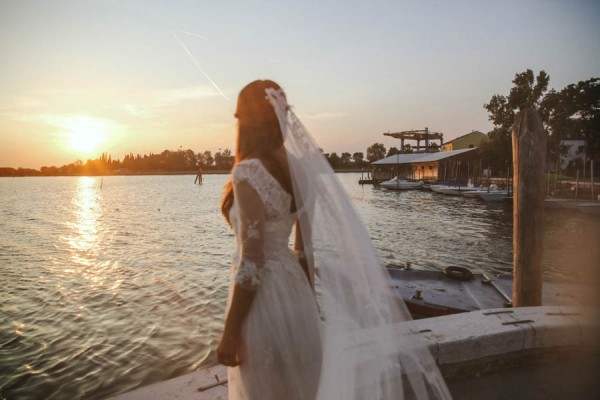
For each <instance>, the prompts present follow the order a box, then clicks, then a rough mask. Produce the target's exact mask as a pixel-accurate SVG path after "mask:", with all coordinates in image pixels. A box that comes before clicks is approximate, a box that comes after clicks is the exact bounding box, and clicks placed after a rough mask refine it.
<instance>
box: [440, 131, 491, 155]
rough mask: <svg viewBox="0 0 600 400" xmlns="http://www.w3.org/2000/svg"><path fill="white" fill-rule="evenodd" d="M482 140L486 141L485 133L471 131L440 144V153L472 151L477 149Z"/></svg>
mask: <svg viewBox="0 0 600 400" xmlns="http://www.w3.org/2000/svg"><path fill="white" fill-rule="evenodd" d="M484 140H487V135H486V134H485V133H481V132H479V131H472V132H469V133H467V134H466V135H462V136H459V137H457V138H456V139H453V140H451V141H449V142H446V143H444V144H442V151H452V150H461V149H472V148H475V147H479V145H480V144H481V142H483V141H484Z"/></svg>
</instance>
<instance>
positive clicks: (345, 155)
mask: <svg viewBox="0 0 600 400" xmlns="http://www.w3.org/2000/svg"><path fill="white" fill-rule="evenodd" d="M351 161H352V155H351V154H350V153H347V152H344V153H342V156H341V157H340V162H341V163H342V165H343V166H344V167H345V166H347V165H348V164H350V162H351Z"/></svg>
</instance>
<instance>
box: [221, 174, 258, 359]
mask: <svg viewBox="0 0 600 400" xmlns="http://www.w3.org/2000/svg"><path fill="white" fill-rule="evenodd" d="M234 178H235V177H234ZM233 190H234V197H235V201H236V206H237V209H238V218H237V223H238V224H239V229H238V233H239V235H240V263H239V265H238V266H237V272H236V276H235V285H234V288H233V295H232V299H231V304H230V306H229V311H228V313H227V317H226V319H225V328H224V330H223V336H222V338H221V342H220V343H219V346H218V348H217V354H218V357H219V362H220V363H221V364H224V365H227V366H232V367H233V366H236V365H239V364H240V363H241V362H242V361H243V360H242V358H243V343H242V326H243V323H244V320H245V319H246V316H247V315H248V312H249V311H250V308H251V306H252V302H253V301H254V297H255V293H256V290H257V289H258V287H259V285H260V280H261V279H260V275H261V269H262V267H263V265H264V258H265V257H264V243H263V231H264V222H265V212H264V206H263V203H262V201H261V199H260V197H259V195H258V193H257V192H256V190H255V189H254V188H253V187H252V186H251V185H250V183H249V182H248V181H247V180H241V181H239V182H236V180H235V179H234V185H233Z"/></svg>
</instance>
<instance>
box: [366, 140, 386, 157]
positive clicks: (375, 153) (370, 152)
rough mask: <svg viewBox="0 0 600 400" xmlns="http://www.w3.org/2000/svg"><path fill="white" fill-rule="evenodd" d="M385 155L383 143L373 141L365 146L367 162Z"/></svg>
mask: <svg viewBox="0 0 600 400" xmlns="http://www.w3.org/2000/svg"><path fill="white" fill-rule="evenodd" d="M384 157H385V146H384V145H383V143H373V144H372V145H371V146H369V147H367V160H368V161H369V162H373V161H377V160H381V159H382V158H384Z"/></svg>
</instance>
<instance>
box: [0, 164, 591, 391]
mask: <svg viewBox="0 0 600 400" xmlns="http://www.w3.org/2000/svg"><path fill="white" fill-rule="evenodd" d="M359 175H360V174H350V173H349V174H338V176H339V177H340V179H341V180H342V182H343V184H344V186H345V187H346V189H347V191H348V193H349V195H350V197H351V198H352V200H353V201H354V203H355V205H356V207H357V208H358V210H359V213H360V215H361V216H362V218H363V220H364V222H365V224H366V226H367V228H368V231H369V233H370V235H371V237H372V239H373V242H374V244H375V246H376V248H377V250H378V252H379V255H380V257H381V258H382V260H383V262H384V263H385V264H402V263H404V262H405V261H410V262H411V263H412V265H413V267H414V268H416V269H431V270H439V269H443V268H444V267H446V266H448V265H460V266H465V267H468V268H470V269H471V270H473V271H474V272H482V271H483V272H491V273H498V272H510V271H511V270H512V249H511V248H512V210H511V207H510V205H508V204H485V203H483V202H479V201H477V200H474V199H465V198H462V197H446V196H443V195H438V194H436V193H432V192H425V191H423V192H421V191H407V192H400V193H397V192H388V191H386V190H383V189H378V188H373V187H371V186H359V185H358V184H357V181H358V178H359ZM226 179H227V176H225V175H208V176H205V181H204V184H202V185H194V184H193V182H194V176H192V175H187V176H186V175H183V176H118V177H117V176H110V177H105V178H100V177H45V178H2V179H0V288H1V289H0V290H1V293H2V301H1V303H0V398H1V399H9V400H13V399H24V398H27V399H79V398H85V399H103V398H105V397H107V396H110V395H114V394H118V393H122V392H126V391H129V390H131V389H134V388H136V387H139V386H142V385H147V384H149V383H152V382H156V381H161V380H165V379H168V378H172V377H175V376H178V375H181V374H184V373H187V372H191V371H193V370H195V369H197V368H198V367H202V366H209V365H213V364H215V363H216V356H215V354H214V348H215V347H216V344H217V341H218V339H219V335H220V330H221V328H222V323H223V313H224V309H225V300H226V291H227V279H228V275H229V271H228V270H229V263H230V254H231V252H232V251H233V245H234V243H233V241H234V239H233V236H232V234H231V232H230V231H229V228H228V227H227V225H226V224H225V222H224V220H223V219H222V217H221V214H220V210H219V207H218V202H219V198H220V195H221V189H222V187H223V185H224V183H225V181H226ZM599 241H600V221H599V220H598V219H597V218H590V217H584V216H583V215H579V214H564V213H556V212H554V213H551V212H548V213H546V218H545V238H544V250H545V256H544V268H545V271H544V276H545V278H546V279H553V280H562V279H582V278H585V276H586V275H587V274H589V273H590V271H594V270H596V271H597V270H599V269H600V265H599V261H598V260H600V257H599V254H598V253H599V250H598V246H597V244H598V242H599Z"/></svg>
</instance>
